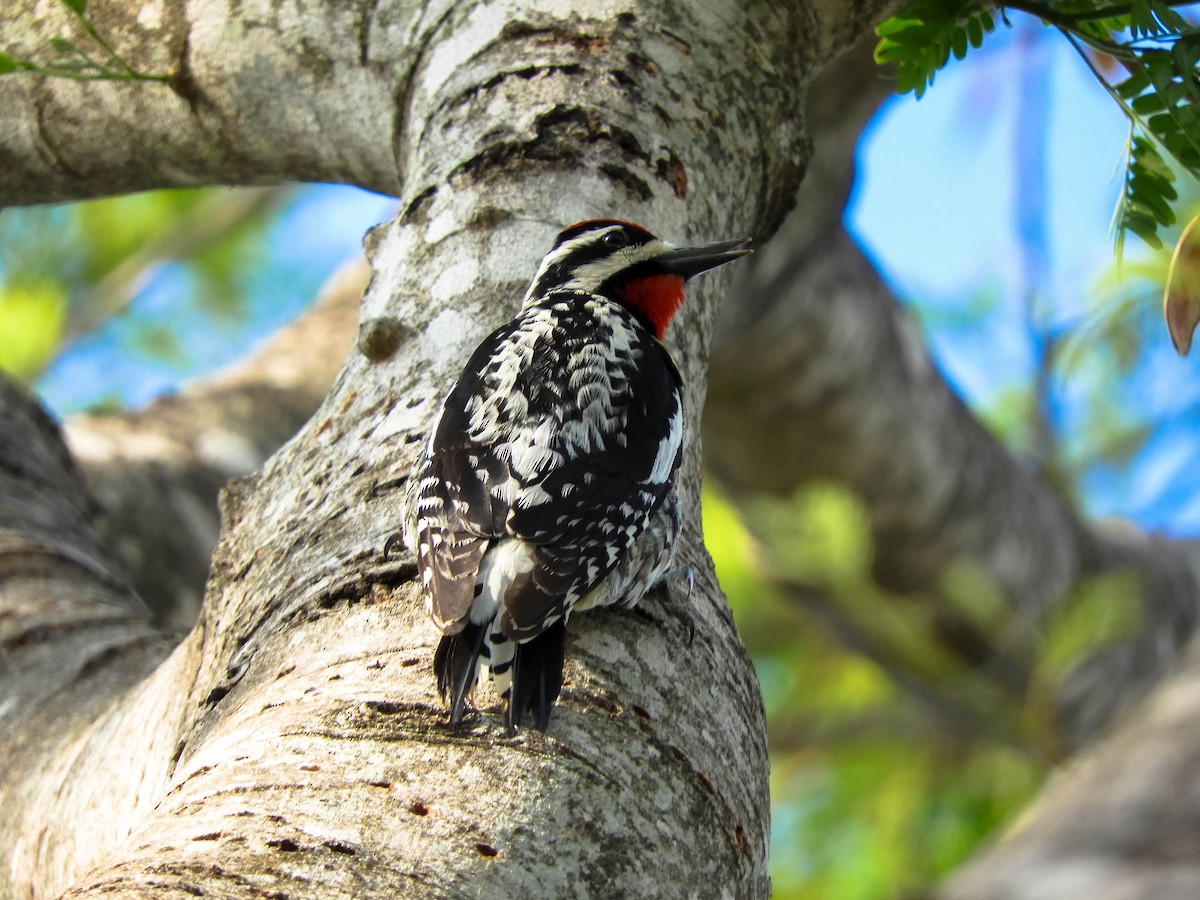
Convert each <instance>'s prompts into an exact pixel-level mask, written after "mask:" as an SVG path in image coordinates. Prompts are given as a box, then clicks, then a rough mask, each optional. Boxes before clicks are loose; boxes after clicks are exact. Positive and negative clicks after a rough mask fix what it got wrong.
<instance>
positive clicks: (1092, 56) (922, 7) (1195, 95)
mask: <svg viewBox="0 0 1200 900" xmlns="http://www.w3.org/2000/svg"><path fill="white" fill-rule="evenodd" d="M1175 5H1177V4H1173V3H1171V2H1164V0H1130V2H1127V3H1116V4H1112V3H1108V2H1106V0H1015V2H1008V3H1004V4H1003V8H1004V9H1014V10H1020V11H1023V12H1026V13H1029V14H1030V15H1033V16H1036V17H1038V18H1039V19H1041V20H1042V21H1043V22H1044V23H1046V24H1047V25H1050V26H1051V27H1053V28H1055V29H1057V30H1058V31H1059V33H1060V34H1062V35H1063V36H1064V37H1065V38H1066V39H1067V40H1068V41H1070V43H1071V44H1072V46H1074V47H1075V48H1076V49H1077V50H1079V52H1080V54H1081V56H1082V57H1083V59H1084V60H1085V62H1086V64H1087V65H1088V67H1089V68H1090V69H1091V71H1092V72H1093V74H1094V75H1095V77H1096V79H1097V80H1098V81H1099V82H1100V84H1101V85H1103V86H1104V88H1105V89H1106V90H1107V91H1108V92H1109V94H1110V95H1111V96H1112V97H1113V99H1114V100H1115V101H1116V102H1117V103H1118V104H1119V105H1120V106H1121V108H1122V109H1123V110H1124V111H1125V114H1126V115H1127V116H1128V118H1129V123H1130V140H1129V144H1128V146H1127V153H1126V166H1125V179H1124V189H1123V190H1122V192H1121V195H1120V197H1119V199H1118V203H1117V209H1116V213H1115V216H1114V220H1113V231H1114V237H1115V240H1116V248H1117V255H1118V258H1119V257H1120V255H1121V251H1122V248H1123V242H1124V237H1125V234H1126V233H1127V232H1132V233H1133V234H1136V235H1137V236H1138V237H1140V238H1142V239H1143V240H1144V241H1146V243H1148V244H1150V245H1151V246H1152V247H1158V246H1160V245H1161V242H1162V239H1161V237H1160V236H1159V233H1160V230H1161V229H1163V228H1166V227H1168V226H1170V225H1172V224H1173V223H1174V222H1175V219H1176V216H1175V212H1174V208H1173V207H1174V203H1175V201H1176V199H1177V193H1176V190H1175V187H1174V185H1173V182H1174V181H1175V172H1174V171H1173V169H1172V166H1174V167H1177V168H1178V169H1179V170H1181V171H1183V172H1186V173H1188V174H1189V175H1191V176H1192V177H1193V178H1195V177H1197V176H1198V175H1200V105H1198V104H1200V79H1198V77H1197V63H1198V62H1200V27H1197V26H1196V25H1193V24H1192V23H1190V22H1189V21H1188V20H1187V19H1186V18H1184V17H1183V16H1182V15H1180V14H1179V13H1178V12H1177V11H1176V10H1175V9H1174V8H1173V7H1174V6H1175ZM990 8H995V7H994V6H992V5H989V4H981V3H978V2H976V0H917V2H916V3H913V4H912V5H911V6H908V7H906V8H905V9H904V10H903V11H901V12H900V13H899V14H897V15H896V16H893V17H892V18H891V19H888V20H887V21H885V22H884V23H883V24H881V25H880V26H879V27H878V28H877V29H876V33H877V34H878V36H879V39H880V40H879V44H878V45H877V46H876V50H875V58H876V60H877V61H879V62H880V63H894V64H895V65H896V78H897V90H899V91H900V92H901V93H906V92H908V91H913V92H915V93H916V95H917V96H918V97H920V96H921V94H922V93H924V91H925V89H926V88H927V87H928V86H929V85H930V84H932V83H933V79H934V76H935V75H936V73H937V71H938V70H939V69H941V68H942V67H943V66H945V65H946V64H947V63H948V62H949V61H950V56H951V55H953V56H954V57H955V58H957V59H962V58H963V56H965V54H966V52H967V48H968V46H970V47H978V46H980V44H981V43H982V41H983V36H984V34H985V33H987V32H990V31H991V30H992V25H993V19H992V16H991V14H990V12H989V9H990ZM1113 69H1115V70H1117V71H1121V72H1125V73H1128V74H1127V77H1126V78H1125V79H1124V80H1122V81H1120V82H1116V83H1114V82H1112V81H1110V80H1109V79H1108V78H1107V77H1106V76H1105V75H1104V70H1113Z"/></svg>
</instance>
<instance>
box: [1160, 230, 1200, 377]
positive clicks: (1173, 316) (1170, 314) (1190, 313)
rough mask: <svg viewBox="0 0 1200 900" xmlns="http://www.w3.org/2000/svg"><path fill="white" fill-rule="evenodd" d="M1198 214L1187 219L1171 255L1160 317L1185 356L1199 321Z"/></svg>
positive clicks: (1199, 235)
mask: <svg viewBox="0 0 1200 900" xmlns="http://www.w3.org/2000/svg"><path fill="white" fill-rule="evenodd" d="M1198 221H1200V216H1196V217H1194V218H1193V219H1192V220H1191V221H1190V222H1188V224H1187V227H1186V228H1184V229H1183V233H1182V234H1180V235H1179V241H1178V243H1176V245H1175V253H1174V255H1172V257H1171V268H1170V270H1169V271H1168V273H1167V285H1166V290H1165V291H1164V292H1163V318H1164V319H1166V321H1167V331H1168V332H1170V334H1171V343H1173V344H1174V345H1175V350H1176V351H1177V352H1178V353H1179V355H1180V356H1187V354H1188V351H1189V350H1191V349H1192V336H1193V335H1194V334H1195V331H1196V325H1197V324H1198V323H1200V229H1198V228H1197V227H1196V223H1197V222H1198Z"/></svg>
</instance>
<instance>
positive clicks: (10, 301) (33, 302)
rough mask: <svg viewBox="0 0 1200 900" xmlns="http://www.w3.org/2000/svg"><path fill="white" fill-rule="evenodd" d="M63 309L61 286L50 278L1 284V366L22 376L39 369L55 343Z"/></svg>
mask: <svg viewBox="0 0 1200 900" xmlns="http://www.w3.org/2000/svg"><path fill="white" fill-rule="evenodd" d="M66 309H67V300H66V295H65V294H64V293H63V290H62V286H61V285H60V284H59V283H57V282H55V281H53V280H51V279H41V280H38V281H35V282H27V283H15V284H14V283H9V284H6V285H4V286H3V287H2V288H0V322H3V323H4V327H3V328H0V369H3V370H4V371H6V372H8V373H9V374H11V375H14V376H16V377H17V378H21V379H28V378H31V377H33V376H34V375H36V374H37V373H38V372H40V371H41V369H42V367H43V366H45V365H46V363H47V362H48V361H49V359H50V357H51V355H52V354H53V352H54V348H55V346H56V345H57V344H58V339H59V335H60V334H61V333H62V329H63V323H64V321H65V320H66Z"/></svg>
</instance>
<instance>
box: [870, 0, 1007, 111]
mask: <svg viewBox="0 0 1200 900" xmlns="http://www.w3.org/2000/svg"><path fill="white" fill-rule="evenodd" d="M995 27H996V23H995V20H994V19H993V18H992V14H991V12H990V11H989V9H988V7H986V6H984V5H982V4H978V3H969V2H968V3H963V2H960V0H917V2H916V3H914V4H912V5H911V6H908V7H906V8H905V9H904V10H903V11H902V12H900V13H898V14H896V15H895V16H892V18H890V19H888V20H887V21H886V22H884V23H883V24H881V25H880V26H879V27H878V28H876V29H875V33H876V34H877V35H878V36H879V44H878V45H877V46H876V48H875V61H876V62H877V63H879V64H880V65H884V64H887V63H895V65H896V90H897V91H899V92H900V93H902V94H906V93H908V92H909V91H912V92H914V93H915V94H916V95H917V97H920V96H922V95H923V94H924V93H925V89H926V88H928V87H929V86H930V85H931V84H933V77H934V75H935V74H936V73H937V71H938V69H941V68H942V67H943V66H945V65H946V63H948V62H949V61H950V56H951V54H953V56H954V58H955V59H962V58H963V57H965V56H966V55H967V49H968V47H976V48H978V47H979V46H980V45H982V44H983V36H984V34H985V33H987V32H990V31H992V30H994V29H995Z"/></svg>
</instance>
